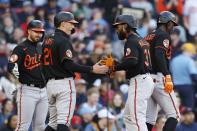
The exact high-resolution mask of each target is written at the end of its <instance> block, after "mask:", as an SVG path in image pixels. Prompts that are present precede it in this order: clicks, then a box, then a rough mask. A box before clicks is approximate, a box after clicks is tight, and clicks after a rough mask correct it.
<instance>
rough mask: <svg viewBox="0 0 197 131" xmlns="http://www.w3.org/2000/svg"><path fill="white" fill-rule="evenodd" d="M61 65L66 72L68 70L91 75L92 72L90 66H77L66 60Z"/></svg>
mask: <svg viewBox="0 0 197 131" xmlns="http://www.w3.org/2000/svg"><path fill="white" fill-rule="evenodd" d="M62 64H63V66H64V68H65V69H66V70H70V71H73V72H81V73H91V71H92V66H83V65H79V64H77V63H74V62H73V61H72V60H68V59H65V60H64V61H63V63H62Z"/></svg>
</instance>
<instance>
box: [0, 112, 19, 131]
mask: <svg viewBox="0 0 197 131" xmlns="http://www.w3.org/2000/svg"><path fill="white" fill-rule="evenodd" d="M16 126H17V116H16V115H10V116H9V117H8V120H7V122H6V124H5V125H4V127H3V128H1V129H0V131H15V129H16Z"/></svg>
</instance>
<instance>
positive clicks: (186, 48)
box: [181, 43, 196, 54]
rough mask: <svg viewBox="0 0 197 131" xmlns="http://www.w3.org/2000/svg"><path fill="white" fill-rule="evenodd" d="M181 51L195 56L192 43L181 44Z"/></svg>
mask: <svg viewBox="0 0 197 131" xmlns="http://www.w3.org/2000/svg"><path fill="white" fill-rule="evenodd" d="M181 49H182V50H183V51H186V52H191V53H192V54H196V48H195V46H194V44H192V43H185V44H183V46H182V47H181Z"/></svg>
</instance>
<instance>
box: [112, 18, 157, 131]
mask: <svg viewBox="0 0 197 131" xmlns="http://www.w3.org/2000/svg"><path fill="white" fill-rule="evenodd" d="M113 26H114V27H115V29H116V31H117V34H118V37H119V39H120V40H125V41H126V42H125V45H124V57H123V61H122V62H121V63H119V64H116V65H115V66H114V67H113V68H112V69H113V71H120V70H125V71H126V77H127V79H129V80H130V86H129V90H128V100H127V102H126V106H125V111H124V121H125V124H126V130H127V131H148V130H147V126H146V108H147V102H148V99H149V97H150V96H151V94H152V92H153V87H154V83H153V80H152V78H151V75H150V74H148V72H149V71H150V70H151V61H150V55H149V44H148V43H147V42H146V41H145V40H143V38H141V37H140V36H139V35H138V34H137V32H136V29H137V21H136V19H135V18H134V17H133V16H131V15H119V16H118V17H117V18H116V20H115V23H114V24H113ZM144 92H146V93H144Z"/></svg>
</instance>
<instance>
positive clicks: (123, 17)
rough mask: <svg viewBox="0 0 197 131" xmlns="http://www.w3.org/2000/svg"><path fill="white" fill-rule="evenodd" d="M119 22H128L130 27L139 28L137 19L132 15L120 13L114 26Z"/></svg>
mask: <svg viewBox="0 0 197 131" xmlns="http://www.w3.org/2000/svg"><path fill="white" fill-rule="evenodd" d="M119 24H127V25H129V27H130V28H134V29H136V28H137V19H136V18H135V17H134V16H132V15H119V16H117V17H116V19H115V23H114V24H113V26H117V25H119Z"/></svg>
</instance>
